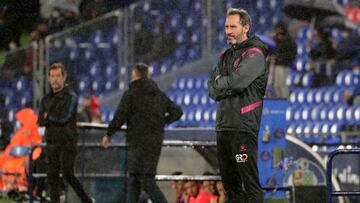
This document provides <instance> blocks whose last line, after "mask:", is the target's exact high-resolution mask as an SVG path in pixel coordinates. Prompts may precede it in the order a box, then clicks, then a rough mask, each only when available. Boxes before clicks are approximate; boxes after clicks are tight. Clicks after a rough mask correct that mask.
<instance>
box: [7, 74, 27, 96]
mask: <svg viewBox="0 0 360 203" xmlns="http://www.w3.org/2000/svg"><path fill="white" fill-rule="evenodd" d="M31 88H32V80H31V78H30V77H27V76H18V77H15V78H13V79H11V80H10V79H7V78H5V77H1V76H0V89H8V90H9V89H11V90H13V91H16V92H18V93H21V92H26V91H29V90H30V89H31Z"/></svg>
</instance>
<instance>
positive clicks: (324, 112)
mask: <svg viewBox="0 0 360 203" xmlns="http://www.w3.org/2000/svg"><path fill="white" fill-rule="evenodd" d="M330 108H331V106H324V107H323V108H321V110H320V120H322V121H328V114H329V111H330Z"/></svg>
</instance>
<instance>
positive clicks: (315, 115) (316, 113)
mask: <svg viewBox="0 0 360 203" xmlns="http://www.w3.org/2000/svg"><path fill="white" fill-rule="evenodd" d="M322 108H323V106H321V105H317V106H314V107H313V108H312V109H311V116H310V117H311V120H312V121H320V112H321V109H322Z"/></svg>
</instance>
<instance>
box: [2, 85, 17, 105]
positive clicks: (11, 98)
mask: <svg viewBox="0 0 360 203" xmlns="http://www.w3.org/2000/svg"><path fill="white" fill-rule="evenodd" d="M1 93H2V94H3V95H4V96H5V107H7V108H8V107H10V106H12V105H13V104H14V102H15V96H16V94H15V92H14V91H13V90H12V89H2V91H1Z"/></svg>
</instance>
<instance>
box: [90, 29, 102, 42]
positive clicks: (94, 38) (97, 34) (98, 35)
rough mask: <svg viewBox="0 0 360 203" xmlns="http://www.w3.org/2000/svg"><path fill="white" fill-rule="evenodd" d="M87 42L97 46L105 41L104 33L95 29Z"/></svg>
mask: <svg viewBox="0 0 360 203" xmlns="http://www.w3.org/2000/svg"><path fill="white" fill-rule="evenodd" d="M88 41H89V42H91V43H94V44H97V43H101V42H104V41H105V37H104V33H103V31H102V30H100V29H97V30H95V31H92V32H91V33H90V37H89V40H88Z"/></svg>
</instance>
